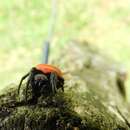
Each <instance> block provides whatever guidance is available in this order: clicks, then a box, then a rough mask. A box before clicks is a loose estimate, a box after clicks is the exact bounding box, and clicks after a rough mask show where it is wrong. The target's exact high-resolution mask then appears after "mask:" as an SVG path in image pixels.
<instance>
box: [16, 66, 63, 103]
mask: <svg viewBox="0 0 130 130" xmlns="http://www.w3.org/2000/svg"><path fill="white" fill-rule="evenodd" d="M27 77H28V79H27V83H26V88H25V101H26V102H27V101H28V96H27V93H28V90H29V87H30V88H31V90H32V99H31V101H32V102H35V101H36V102H37V99H38V97H40V96H41V95H42V94H43V95H45V96H47V95H49V94H50V93H53V94H55V93H56V92H57V89H59V88H61V89H62V91H64V87H63V85H64V78H63V73H62V72H61V70H59V69H58V68H56V67H54V66H52V65H48V64H38V65H37V66H36V67H33V68H32V69H31V70H30V72H28V73H27V74H26V75H24V76H23V77H22V78H21V81H20V83H19V86H18V95H19V92H20V87H21V85H22V82H23V80H25V79H26V78H27Z"/></svg>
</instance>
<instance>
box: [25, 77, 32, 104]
mask: <svg viewBox="0 0 130 130" xmlns="http://www.w3.org/2000/svg"><path fill="white" fill-rule="evenodd" d="M30 81H31V79H30V78H29V79H28V81H27V84H26V91H25V102H27V92H28V88H29V84H30Z"/></svg>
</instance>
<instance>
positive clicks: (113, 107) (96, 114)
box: [0, 42, 130, 130]
mask: <svg viewBox="0 0 130 130" xmlns="http://www.w3.org/2000/svg"><path fill="white" fill-rule="evenodd" d="M61 57H62V59H61ZM54 62H55V64H58V65H61V66H62V67H63V68H66V69H65V71H68V73H67V74H65V76H64V78H65V85H64V88H65V92H62V91H61V90H59V91H58V92H57V94H55V95H50V96H48V97H44V96H41V97H40V98H39V99H38V103H37V104H34V105H28V104H24V102H23V101H24V98H25V86H24V85H23V86H22V90H21V93H20V95H19V96H18V95H17V85H9V87H7V88H6V89H4V91H2V92H1V93H0V130H128V129H129V127H128V125H129V124H128V122H127V121H126V120H125V119H124V118H123V117H122V115H124V116H125V118H126V119H130V115H129V113H128V104H127V102H126V101H125V97H123V95H122V94H121V91H120V90H119V87H118V84H117V77H118V74H119V73H118V72H119V69H117V66H116V65H115V64H113V62H112V61H111V60H110V59H109V58H107V57H106V56H103V55H102V54H100V53H99V52H98V51H97V50H95V49H93V48H92V46H90V45H89V44H87V43H82V44H78V43H75V42H72V43H70V44H69V45H68V47H66V48H64V51H63V52H62V53H61V54H60V56H59V57H58V58H57V59H56V60H55V61H54ZM122 82H124V81H122Z"/></svg>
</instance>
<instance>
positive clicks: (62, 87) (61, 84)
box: [60, 79, 64, 92]
mask: <svg viewBox="0 0 130 130" xmlns="http://www.w3.org/2000/svg"><path fill="white" fill-rule="evenodd" d="M62 80H63V81H62V83H60V86H61V89H62V91H63V92H64V86H63V84H64V79H62Z"/></svg>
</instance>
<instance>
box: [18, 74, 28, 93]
mask: <svg viewBox="0 0 130 130" xmlns="http://www.w3.org/2000/svg"><path fill="white" fill-rule="evenodd" d="M28 76H29V73H27V74H26V75H24V76H23V77H22V78H21V81H20V83H19V86H18V95H19V91H20V87H21V85H22V82H23V80H24V79H26V78H27V77H28Z"/></svg>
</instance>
